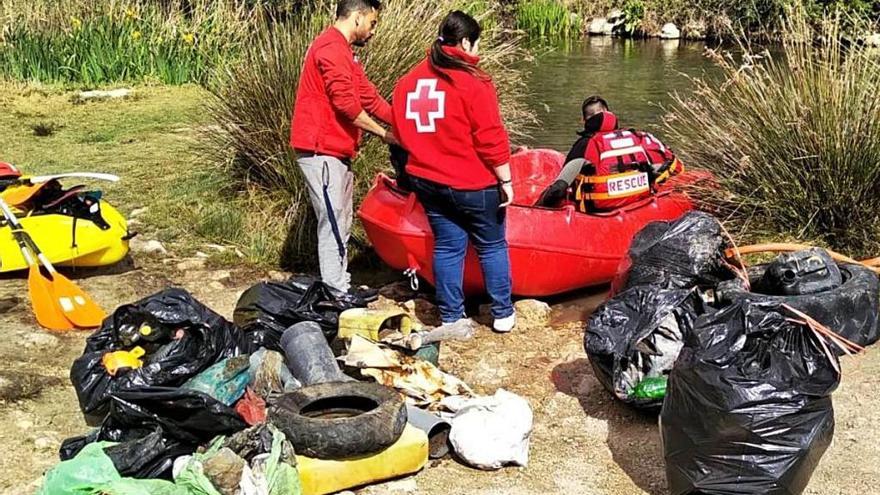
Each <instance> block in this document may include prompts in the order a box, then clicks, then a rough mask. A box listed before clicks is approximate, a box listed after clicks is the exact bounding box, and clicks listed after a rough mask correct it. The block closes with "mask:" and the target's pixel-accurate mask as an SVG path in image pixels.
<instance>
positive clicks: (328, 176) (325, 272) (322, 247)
mask: <svg viewBox="0 0 880 495" xmlns="http://www.w3.org/2000/svg"><path fill="white" fill-rule="evenodd" d="M297 163H298V164H299V168H300V170H302V173H303V176H304V177H305V180H306V186H307V187H308V189H309V198H310V199H311V201H312V207H313V208H314V209H315V215H317V217H318V260H319V262H320V265H321V279H322V280H323V281H324V282H326V283H327V284H328V285H330V286H332V287H334V288H336V289H339V290H341V291H347V290H348V289H349V288H350V287H351V274H350V273H348V247H347V246H348V240H349V238H350V237H351V222H352V218H353V214H354V197H353V194H354V174H353V173H352V172H351V170H349V168H348V166H347V165H346V164H344V163H342V162H341V161H340V160H339V159H337V158H333V157H332V156H315V157H310V158H300V159H298V160H297ZM325 185H327V194H328V196H329V198H330V204H331V205H332V209H333V211H332V213H333V215H334V216H335V218H336V224H337V225H338V227H339V237H340V240H341V242H342V246H343V250H344V252H343V254H342V255H340V252H339V241H338V240H337V238H336V234H335V233H334V232H333V224H332V223H331V217H330V214H329V213H328V210H327V203H326V199H325V197H324V186H325Z"/></svg>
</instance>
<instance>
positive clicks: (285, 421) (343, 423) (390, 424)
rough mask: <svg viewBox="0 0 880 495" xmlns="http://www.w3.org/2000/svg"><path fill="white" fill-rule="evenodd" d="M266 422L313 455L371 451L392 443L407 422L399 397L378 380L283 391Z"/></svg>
mask: <svg viewBox="0 0 880 495" xmlns="http://www.w3.org/2000/svg"><path fill="white" fill-rule="evenodd" d="M269 421H270V422H271V423H272V424H274V425H275V426H277V427H278V428H279V429H280V430H281V431H283V432H284V434H285V435H287V438H288V440H290V442H291V444H293V447H294V449H295V450H296V452H297V453H298V454H301V455H305V456H307V457H312V458H317V459H346V458H350V457H357V456H364V455H372V454H376V453H378V452H381V451H383V450H385V449H387V448H388V447H390V446H392V445H394V443H395V442H397V440H398V439H399V438H400V435H401V434H402V433H403V429H404V427H406V421H407V415H406V407H405V404H404V400H403V397H402V396H401V395H400V394H399V393H397V392H396V391H395V390H393V389H390V388H388V387H384V386H382V385H379V384H377V383H363V382H333V383H322V384H319V385H312V386H309V387H304V388H301V389H299V390H297V391H295V392H292V393H289V394H285V395H284V396H282V397H281V399H279V400H278V401H277V402H276V403H275V405H274V406H273V407H272V409H271V411H270V413H269Z"/></svg>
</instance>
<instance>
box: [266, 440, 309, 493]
mask: <svg viewBox="0 0 880 495" xmlns="http://www.w3.org/2000/svg"><path fill="white" fill-rule="evenodd" d="M270 428H272V427H271V426H270ZM285 440H286V437H285V436H284V433H281V432H280V431H278V430H276V429H275V428H272V452H271V453H270V454H269V460H268V462H267V463H266V480H267V481H268V482H269V495H302V485H301V484H300V481H299V471H297V470H296V467H294V466H291V465H290V464H287V463H284V462H281V449H282V447H281V444H283V443H284V441H285Z"/></svg>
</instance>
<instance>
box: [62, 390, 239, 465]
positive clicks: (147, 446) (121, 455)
mask: <svg viewBox="0 0 880 495" xmlns="http://www.w3.org/2000/svg"><path fill="white" fill-rule="evenodd" d="M245 428H247V424H245V422H244V421H243V420H242V419H241V417H240V416H239V415H238V413H236V412H235V411H234V410H233V409H231V408H229V407H227V406H225V405H223V404H221V403H220V402H218V401H216V400H214V399H212V398H211V397H209V396H207V395H205V394H203V393H201V392H197V391H194V390H186V389H177V388H166V387H152V388H144V389H140V390H128V391H120V392H117V393H115V394H114V395H113V396H112V404H111V406H110V414H109V415H108V416H107V418H106V419H105V420H104V423H103V424H102V425H101V427H100V428H99V429H98V430H95V431H93V432H92V433H90V434H88V435H86V436H82V437H75V438H71V439H68V440H66V441H65V442H64V444H63V445H62V446H61V460H67V459H72V458H73V457H75V456H76V455H77V454H78V453H79V452H80V450H82V449H83V447H85V446H86V445H88V444H90V443H93V442H98V441H109V442H119V443H120V444H119V445H117V446H115V447H112V448H109V449H106V450H105V453H107V455H108V456H110V458H111V459H112V460H113V463H114V465H115V466H116V468H117V470H119V472H120V473H122V474H123V475H124V476H129V477H134V478H156V477H168V476H169V475H170V472H171V468H172V465H173V463H174V459H176V458H177V457H180V456H182V455H188V454H192V453H193V452H195V451H196V449H197V448H198V447H199V446H200V445H203V444H206V443H208V442H210V441H211V440H212V439H213V438H214V437H216V436H219V435H231V434H233V433H236V432H239V431H241V430H244V429H245Z"/></svg>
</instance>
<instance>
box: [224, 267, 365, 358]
mask: <svg viewBox="0 0 880 495" xmlns="http://www.w3.org/2000/svg"><path fill="white" fill-rule="evenodd" d="M366 307H367V301H365V300H364V299H363V298H361V297H358V296H354V295H351V294H347V293H345V292H341V291H338V290H336V289H334V288H332V287H330V286H329V285H327V284H325V283H324V282H321V281H319V280H315V279H314V278H309V277H300V278H293V279H291V280H288V281H287V282H261V283H259V284H257V285H255V286H253V287H251V288H250V289H248V290H247V291H245V292H244V294H242V295H241V297H240V298H239V300H238V304H237V305H236V307H235V313H234V316H233V320H234V321H235V324H236V325H238V326H239V327H240V328H241V330H242V331H243V332H244V338H245V341H246V342H247V343H248V347H249V349H247V352H255V351H257V350H258V349H260V348H261V347H265V348H267V349H270V350H273V351H277V352H284V351H283V350H282V349H281V335H282V334H284V331H285V330H287V329H288V328H290V327H291V326H293V325H295V324H296V323H300V322H303V321H313V322H315V323H317V324H319V325H321V330H322V331H323V332H324V336H325V337H326V338H327V341H328V342H330V341H332V340H333V339H335V338H336V334H337V333H338V331H339V314H340V313H342V312H343V311H346V310H349V309H352V308H366Z"/></svg>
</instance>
